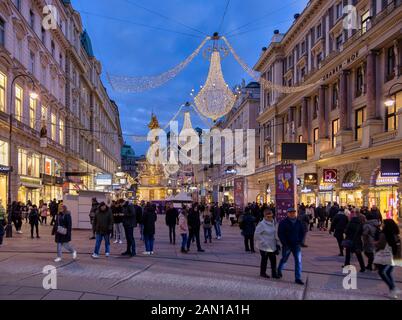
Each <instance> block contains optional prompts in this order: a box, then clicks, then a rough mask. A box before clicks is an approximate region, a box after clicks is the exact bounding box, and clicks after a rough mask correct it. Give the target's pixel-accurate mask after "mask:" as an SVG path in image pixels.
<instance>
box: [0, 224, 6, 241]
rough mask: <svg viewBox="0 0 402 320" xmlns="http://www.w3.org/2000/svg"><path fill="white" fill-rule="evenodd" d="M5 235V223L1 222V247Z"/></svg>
mask: <svg viewBox="0 0 402 320" xmlns="http://www.w3.org/2000/svg"><path fill="white" fill-rule="evenodd" d="M4 233H5V230H4V227H3V221H0V246H1V245H2V244H3V237H4Z"/></svg>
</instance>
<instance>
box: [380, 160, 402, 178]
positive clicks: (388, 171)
mask: <svg viewBox="0 0 402 320" xmlns="http://www.w3.org/2000/svg"><path fill="white" fill-rule="evenodd" d="M400 176H401V160H400V159H382V160H381V177H400Z"/></svg>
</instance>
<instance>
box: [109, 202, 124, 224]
mask: <svg viewBox="0 0 402 320" xmlns="http://www.w3.org/2000/svg"><path fill="white" fill-rule="evenodd" d="M111 210H112V214H113V223H115V224H120V223H123V209H122V207H121V206H120V205H115V206H112V207H111Z"/></svg>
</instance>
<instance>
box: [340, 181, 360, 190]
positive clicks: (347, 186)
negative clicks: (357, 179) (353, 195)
mask: <svg viewBox="0 0 402 320" xmlns="http://www.w3.org/2000/svg"><path fill="white" fill-rule="evenodd" d="M356 187H357V185H356V184H355V183H354V182H344V183H342V188H343V189H354V188H356Z"/></svg>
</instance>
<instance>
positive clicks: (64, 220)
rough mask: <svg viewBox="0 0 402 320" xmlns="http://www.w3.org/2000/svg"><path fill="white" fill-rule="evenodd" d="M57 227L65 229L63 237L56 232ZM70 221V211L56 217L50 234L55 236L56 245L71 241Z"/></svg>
mask: <svg viewBox="0 0 402 320" xmlns="http://www.w3.org/2000/svg"><path fill="white" fill-rule="evenodd" d="M58 226H62V227H64V228H66V229H67V234H65V235H63V234H60V233H58V232H57V228H58ZM71 230H72V220H71V214H70V211H66V212H65V213H60V214H59V215H58V216H57V217H56V223H55V224H54V227H53V231H52V234H53V235H54V236H55V241H56V243H67V242H70V241H71Z"/></svg>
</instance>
